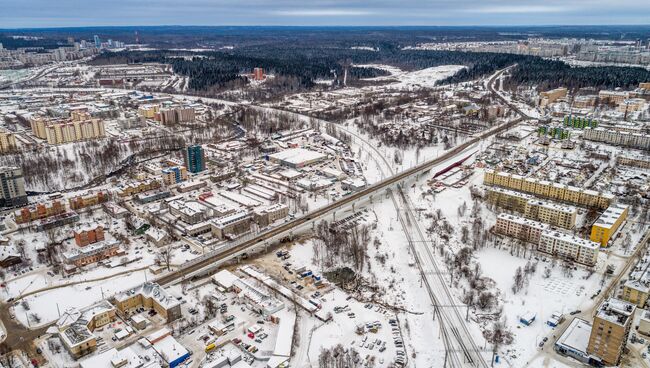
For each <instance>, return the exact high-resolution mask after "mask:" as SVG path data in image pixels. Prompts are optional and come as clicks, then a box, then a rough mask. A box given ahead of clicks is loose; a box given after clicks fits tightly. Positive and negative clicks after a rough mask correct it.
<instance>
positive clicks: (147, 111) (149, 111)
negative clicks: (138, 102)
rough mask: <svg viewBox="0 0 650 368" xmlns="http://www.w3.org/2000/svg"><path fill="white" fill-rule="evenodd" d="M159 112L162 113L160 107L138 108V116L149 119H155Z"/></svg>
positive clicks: (147, 106)
mask: <svg viewBox="0 0 650 368" xmlns="http://www.w3.org/2000/svg"><path fill="white" fill-rule="evenodd" d="M158 111H160V106H158V105H142V106H140V107H138V114H140V115H141V116H144V117H145V118H147V119H153V118H154V117H155V116H156V113H157V112H158Z"/></svg>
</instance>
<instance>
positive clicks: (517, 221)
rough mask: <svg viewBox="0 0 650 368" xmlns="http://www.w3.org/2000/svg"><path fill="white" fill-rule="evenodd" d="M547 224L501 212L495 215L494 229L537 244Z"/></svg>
mask: <svg viewBox="0 0 650 368" xmlns="http://www.w3.org/2000/svg"><path fill="white" fill-rule="evenodd" d="M548 228H549V226H548V225H547V224H543V223H541V222H537V221H533V220H529V219H526V218H523V217H519V216H513V215H508V214H506V213H501V214H499V216H497V224H496V226H495V230H496V232H497V233H499V234H503V235H507V236H511V237H514V238H517V239H521V240H523V241H526V242H530V243H533V244H538V243H539V239H540V238H541V236H542V233H543V232H544V231H545V230H547V229H548Z"/></svg>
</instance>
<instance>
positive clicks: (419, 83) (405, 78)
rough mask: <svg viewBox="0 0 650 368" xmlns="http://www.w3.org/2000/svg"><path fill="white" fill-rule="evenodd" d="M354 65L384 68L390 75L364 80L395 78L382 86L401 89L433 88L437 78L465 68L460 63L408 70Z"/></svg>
mask: <svg viewBox="0 0 650 368" xmlns="http://www.w3.org/2000/svg"><path fill="white" fill-rule="evenodd" d="M355 66H356V67H360V68H363V67H367V68H377V69H383V70H386V71H388V72H389V73H390V75H386V76H381V77H375V78H366V79H364V80H366V81H377V82H380V81H393V80H397V82H394V83H390V84H388V85H386V86H383V87H382V88H401V89H411V88H414V87H427V88H433V87H435V86H436V83H437V82H438V81H439V80H441V79H445V78H447V77H450V76H452V75H454V74H456V73H457V72H458V71H460V70H461V69H464V68H465V67H464V66H462V65H442V66H435V67H432V68H426V69H420V70H416V71H412V72H409V71H404V70H402V69H400V68H397V67H394V66H390V65H381V64H363V65H355Z"/></svg>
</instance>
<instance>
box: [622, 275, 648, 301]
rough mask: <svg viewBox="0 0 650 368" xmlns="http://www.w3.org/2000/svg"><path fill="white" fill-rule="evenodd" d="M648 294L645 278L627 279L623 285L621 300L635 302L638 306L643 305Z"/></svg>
mask: <svg viewBox="0 0 650 368" xmlns="http://www.w3.org/2000/svg"><path fill="white" fill-rule="evenodd" d="M649 295H650V288H649V287H648V284H647V281H646V280H627V281H626V282H625V284H624V285H623V293H622V294H621V297H622V298H623V300H625V301H627V302H630V303H632V304H635V305H636V306H637V307H639V308H643V307H645V304H646V303H647V302H648V296H649Z"/></svg>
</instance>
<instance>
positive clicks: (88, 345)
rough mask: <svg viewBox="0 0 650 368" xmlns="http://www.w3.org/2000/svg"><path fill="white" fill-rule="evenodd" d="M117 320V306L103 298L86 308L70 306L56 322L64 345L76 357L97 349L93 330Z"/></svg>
mask: <svg viewBox="0 0 650 368" xmlns="http://www.w3.org/2000/svg"><path fill="white" fill-rule="evenodd" d="M113 321H115V308H114V307H113V306H112V305H111V303H109V302H107V301H105V300H103V301H101V302H99V303H96V304H93V305H91V306H89V307H87V308H84V309H81V310H79V309H76V308H70V309H67V310H66V311H64V313H63V314H62V315H61V317H59V319H58V320H57V322H56V328H57V334H58V336H59V338H60V339H61V342H63V346H64V347H65V348H66V350H67V351H68V352H69V353H70V355H72V356H73V357H74V358H75V359H78V358H79V357H82V356H84V355H87V354H90V353H92V352H93V351H95V350H96V349H97V338H96V337H95V335H94V334H93V331H94V330H95V329H97V328H101V327H103V326H105V325H107V324H109V323H111V322H113Z"/></svg>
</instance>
